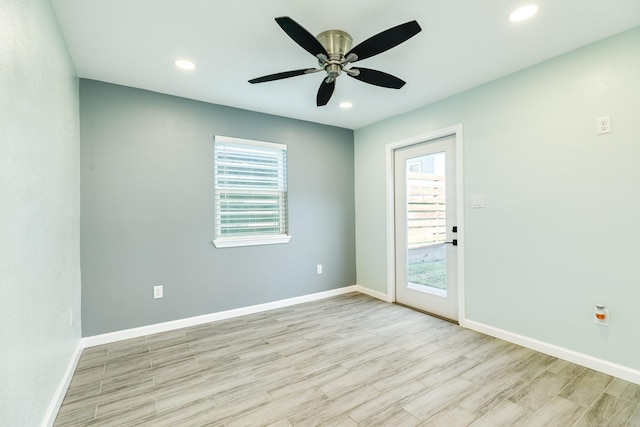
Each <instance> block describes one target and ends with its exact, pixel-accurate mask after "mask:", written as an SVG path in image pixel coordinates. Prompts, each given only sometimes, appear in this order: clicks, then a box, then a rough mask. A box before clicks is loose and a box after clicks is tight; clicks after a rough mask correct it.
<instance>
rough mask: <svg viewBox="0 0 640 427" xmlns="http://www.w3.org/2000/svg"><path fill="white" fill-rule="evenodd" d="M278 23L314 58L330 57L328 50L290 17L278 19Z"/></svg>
mask: <svg viewBox="0 0 640 427" xmlns="http://www.w3.org/2000/svg"><path fill="white" fill-rule="evenodd" d="M276 22H277V23H278V25H280V27H281V28H282V29H283V30H284V32H285V33H287V35H288V36H289V37H291V39H292V40H293V41H294V42H296V43H298V44H299V45H300V47H302V48H303V49H304V50H306V51H307V52H309V53H310V54H312V55H313V56H318V55H320V54H322V55H326V56H329V54H328V53H327V50H326V49H325V48H324V46H322V44H320V42H319V41H318V39H317V38H315V37H314V36H313V35H312V34H311V33H310V32H309V31H307V30H305V29H304V28H303V27H302V25H300V24H298V23H297V22H296V21H294V20H293V19H291V18H289V17H288V16H281V17H279V18H276Z"/></svg>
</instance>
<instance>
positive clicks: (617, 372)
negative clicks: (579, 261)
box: [460, 319, 640, 385]
mask: <svg viewBox="0 0 640 427" xmlns="http://www.w3.org/2000/svg"><path fill="white" fill-rule="evenodd" d="M460 326H462V327H464V328H468V329H472V330H474V331H477V332H480V333H483V334H485V335H490V336H492V337H495V338H500V339H501V340H504V341H509V342H511V343H514V344H518V345H521V346H523V347H527V348H530V349H532V350H535V351H539V352H540V353H544V354H548V355H550V356H554V357H557V358H559V359H563V360H567V361H569V362H572V363H575V364H578V365H580V366H584V367H587V368H590V369H594V370H596V371H599V372H603V373H605V374H607V375H611V376H614V377H617V378H620V379H623V380H626V381H629V382H632V383H635V384H639V385H640V371H639V370H636V369H632V368H629V367H627V366H622V365H618V364H616V363H612V362H609V361H607V360H603V359H598V358H597V357H593V356H589V355H586V354H584V353H579V352H577V351H573V350H569V349H567V348H564V347H559V346H557V345H553V344H549V343H546V342H543V341H538V340H536V339H533V338H529V337H525V336H523V335H519V334H516V333H513V332H509V331H505V330H503V329H498V328H494V327H493V326H489V325H485V324H484V323H479V322H475V321H473V320H467V319H465V320H464V321H461V322H460Z"/></svg>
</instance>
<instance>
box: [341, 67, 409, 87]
mask: <svg viewBox="0 0 640 427" xmlns="http://www.w3.org/2000/svg"><path fill="white" fill-rule="evenodd" d="M349 71H350V72H349V73H347V74H348V75H349V76H351V77H353V78H354V79H357V80H360V81H361V82H365V83H369V84H372V85H376V86H382V87H388V88H390V89H400V88H401V87H402V86H404V85H405V84H406V82H405V81H404V80H401V79H399V78H397V77H396V76H393V75H391V74H387V73H384V72H382V71H378V70H371V69H369V68H351V69H349ZM351 71H358V72H359V73H358V74H355V73H354V74H352V73H351Z"/></svg>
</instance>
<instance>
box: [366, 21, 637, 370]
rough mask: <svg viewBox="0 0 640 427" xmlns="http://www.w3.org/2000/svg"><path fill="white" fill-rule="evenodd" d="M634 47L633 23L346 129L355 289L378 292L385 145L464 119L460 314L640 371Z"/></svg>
mask: <svg viewBox="0 0 640 427" xmlns="http://www.w3.org/2000/svg"><path fill="white" fill-rule="evenodd" d="M639 52H640V28H635V29H633V30H631V31H628V32H626V33H623V34H621V35H618V36H616V37H613V38H610V39H606V40H604V41H601V42H598V43H596V44H593V45H590V46H587V47H585V48H582V49H579V50H577V51H574V52H571V53H569V54H566V55H563V56H561V57H558V58H556V59H553V60H550V61H547V62H545V63H543V64H540V65H538V66H535V67H532V68H529V69H527V70H524V71H521V72H519V73H516V74H513V75H510V76H507V77H505V78H502V79H499V80H497V81H494V82H492V83H489V84H486V85H483V86H480V87H478V88H475V89H472V90H469V91H467V92H465V93H462V94H460V95H457V96H454V97H452V98H449V99H446V100H443V101H441V102H438V103H435V104H432V105H429V106H426V107H424V108H421V109H419V110H416V111H413V112H410V113H407V114H404V115H401V116H398V117H395V118H392V119H389V120H386V121H384V122H380V123H377V124H374V125H371V126H368V127H365V128H363V129H360V130H358V131H356V134H355V169H356V170H355V185H356V246H357V255H356V259H357V276H358V284H359V285H361V286H365V287H368V288H370V289H372V290H375V291H378V292H383V293H386V289H387V283H386V277H387V275H386V273H387V269H386V246H387V244H389V243H390V242H387V241H386V236H385V230H386V218H385V212H386V206H385V202H386V199H385V191H386V188H385V146H386V144H388V143H391V142H394V141H399V140H402V139H406V138H409V137H413V136H416V135H420V134H424V133H427V132H430V131H435V130H438V129H442V128H445V127H448V126H451V125H455V124H458V123H462V124H463V126H464V175H465V182H464V185H465V195H464V197H465V200H466V208H465V224H461V226H464V227H465V238H466V243H465V259H466V271H465V273H466V295H465V298H466V307H467V308H466V317H467V318H468V319H469V320H472V321H475V322H479V323H482V324H484V325H488V326H490V327H493V328H498V329H501V330H504V331H508V332H510V333H513V334H520V335H523V336H525V337H528V338H531V339H536V340H540V341H543V342H545V343H548V344H550V345H556V346H560V347H563V348H565V349H569V350H573V351H575V352H578V353H581V354H584V355H588V356H592V357H595V358H598V359H604V360H606V361H609V362H612V363H615V364H620V365H623V366H625V367H629V368H632V369H635V370H638V369H640V335H639V334H638V325H640V310H639V309H638V301H640V274H639V273H638V271H639V270H638V267H637V263H638V258H639V255H640V249H639V248H638V246H637V241H638V240H639V239H640V224H639V222H638V218H640V191H639V190H638V184H639V183H640V167H638V159H639V158H640V126H639V125H638V119H639V118H640V78H639V77H638V76H640V54H639ZM434 84H436V83H435V82H434ZM606 115H611V117H612V122H613V133H611V134H608V135H602V136H596V134H595V129H596V118H598V117H602V116H606ZM471 194H484V196H485V204H486V207H485V208H484V209H469V206H470V203H469V197H470V195H471ZM595 303H603V304H606V305H607V306H608V307H609V308H610V309H611V327H610V328H609V329H606V328H603V327H600V326H595V325H594V324H593V321H592V316H593V306H594V304H595Z"/></svg>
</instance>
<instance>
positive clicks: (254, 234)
mask: <svg viewBox="0 0 640 427" xmlns="http://www.w3.org/2000/svg"><path fill="white" fill-rule="evenodd" d="M214 145H215V148H214V156H215V223H216V226H215V229H216V237H215V240H214V241H213V243H214V244H215V246H216V247H218V248H221V247H232V246H250V245H265V244H274V243H286V242H288V241H289V239H291V236H289V235H288V224H287V222H288V221H287V146H286V145H284V144H275V143H271V142H261V141H251V140H246V139H239V138H230V137H226V136H220V135H216V136H215V144H214Z"/></svg>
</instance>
